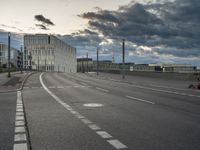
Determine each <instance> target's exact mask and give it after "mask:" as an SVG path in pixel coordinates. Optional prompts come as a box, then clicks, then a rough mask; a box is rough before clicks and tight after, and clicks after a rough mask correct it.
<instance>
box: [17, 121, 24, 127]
mask: <svg viewBox="0 0 200 150" xmlns="http://www.w3.org/2000/svg"><path fill="white" fill-rule="evenodd" d="M24 125H25V122H24V121H16V122H15V126H24Z"/></svg>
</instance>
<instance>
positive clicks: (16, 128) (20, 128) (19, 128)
mask: <svg viewBox="0 0 200 150" xmlns="http://www.w3.org/2000/svg"><path fill="white" fill-rule="evenodd" d="M21 132H25V127H15V133H21Z"/></svg>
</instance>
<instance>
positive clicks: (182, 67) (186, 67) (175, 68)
mask: <svg viewBox="0 0 200 150" xmlns="http://www.w3.org/2000/svg"><path fill="white" fill-rule="evenodd" d="M149 66H151V67H155V70H156V71H161V72H176V73H190V72H196V71H197V67H195V66H192V65H190V64H149Z"/></svg>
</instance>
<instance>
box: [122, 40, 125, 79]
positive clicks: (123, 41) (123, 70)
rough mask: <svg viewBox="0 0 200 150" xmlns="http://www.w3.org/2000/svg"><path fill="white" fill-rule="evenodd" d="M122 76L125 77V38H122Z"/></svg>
mask: <svg viewBox="0 0 200 150" xmlns="http://www.w3.org/2000/svg"><path fill="white" fill-rule="evenodd" d="M122 63H123V66H122V67H123V68H122V78H123V79H125V39H123V40H122Z"/></svg>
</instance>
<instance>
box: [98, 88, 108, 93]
mask: <svg viewBox="0 0 200 150" xmlns="http://www.w3.org/2000/svg"><path fill="white" fill-rule="evenodd" d="M96 89H97V90H100V91H103V92H107V93H108V92H109V90H106V89H103V88H100V87H96Z"/></svg>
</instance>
